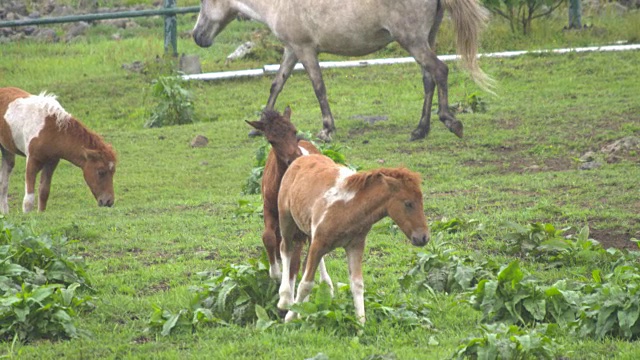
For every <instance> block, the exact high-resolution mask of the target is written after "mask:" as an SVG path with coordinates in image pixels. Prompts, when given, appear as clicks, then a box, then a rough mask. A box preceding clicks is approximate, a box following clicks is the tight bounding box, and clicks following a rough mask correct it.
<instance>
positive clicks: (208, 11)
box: [192, 0, 238, 47]
mask: <svg viewBox="0 0 640 360" xmlns="http://www.w3.org/2000/svg"><path fill="white" fill-rule="evenodd" d="M237 14H238V12H237V11H235V10H234V9H233V8H232V7H231V1H230V0H200V13H199V14H198V20H197V21H196V25H195V26H194V28H193V31H192V34H193V40H194V41H195V42H196V44H198V46H200V47H209V46H211V44H213V39H214V38H215V37H216V35H218V34H219V33H220V31H222V30H223V29H224V28H225V27H226V26H227V25H228V24H229V23H230V22H231V21H232V20H233V19H235V17H236V15H237Z"/></svg>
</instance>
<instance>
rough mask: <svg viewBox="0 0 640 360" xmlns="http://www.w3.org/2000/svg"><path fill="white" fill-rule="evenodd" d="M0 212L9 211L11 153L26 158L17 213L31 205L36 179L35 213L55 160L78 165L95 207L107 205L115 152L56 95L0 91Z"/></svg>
mask: <svg viewBox="0 0 640 360" xmlns="http://www.w3.org/2000/svg"><path fill="white" fill-rule="evenodd" d="M0 150H1V151H2V167H1V168H0V212H2V213H4V214H6V213H7V212H8V211H9V204H8V189H9V176H10V175H11V171H12V170H13V166H14V165H15V155H16V154H18V155H22V156H26V158H27V165H26V175H25V195H24V200H23V202H22V210H23V211H24V212H29V211H31V210H33V208H34V205H35V182H36V175H37V174H38V172H40V171H42V174H41V175H40V187H39V191H38V210H39V211H44V210H45V208H46V207H47V200H48V199H49V189H50V187H51V177H52V175H53V171H54V170H55V169H56V166H57V165H58V162H59V161H60V159H65V160H67V161H69V162H71V163H72V164H74V165H76V166H78V167H80V168H81V169H82V172H83V174H84V179H85V181H86V182H87V185H89V188H90V189H91V192H92V193H93V196H95V198H96V200H97V201H98V205H99V206H112V205H113V202H114V194H113V174H114V173H115V171H116V154H115V152H114V151H113V149H112V148H111V145H109V144H107V143H105V142H104V141H103V140H102V138H101V137H100V136H99V135H98V134H96V133H94V132H93V131H91V130H89V129H87V128H86V127H85V126H84V125H83V124H82V123H80V122H79V121H78V120H76V119H75V118H74V117H73V116H71V115H70V114H69V113H67V112H66V111H65V110H64V109H63V108H62V106H61V105H60V103H58V101H57V100H56V97H55V96H54V95H51V94H45V93H42V94H40V95H31V94H29V93H28V92H26V91H24V90H21V89H18V88H12V87H7V88H0Z"/></svg>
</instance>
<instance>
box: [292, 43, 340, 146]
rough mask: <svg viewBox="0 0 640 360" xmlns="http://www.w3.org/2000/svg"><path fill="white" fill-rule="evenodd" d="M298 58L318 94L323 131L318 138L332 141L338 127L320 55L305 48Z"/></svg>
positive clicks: (298, 53)
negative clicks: (328, 97) (321, 69)
mask: <svg viewBox="0 0 640 360" xmlns="http://www.w3.org/2000/svg"><path fill="white" fill-rule="evenodd" d="M297 56H298V58H299V59H300V62H302V65H304V69H305V70H306V71H307V75H309V79H310V80H311V84H312V85H313V91H314V92H315V94H316V98H317V99H318V103H320V111H321V112H322V130H321V131H320V132H319V133H318V138H319V139H320V140H322V141H331V135H332V134H333V133H334V132H335V130H336V126H335V123H334V121H333V115H332V114H331V108H330V107H329V100H328V99H327V89H326V88H325V86H324V80H322V71H320V64H319V63H318V54H317V53H316V52H315V50H313V49H307V48H305V49H301V50H300V51H298V52H297Z"/></svg>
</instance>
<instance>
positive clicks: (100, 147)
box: [59, 117, 117, 163]
mask: <svg viewBox="0 0 640 360" xmlns="http://www.w3.org/2000/svg"><path fill="white" fill-rule="evenodd" d="M59 127H60V130H63V131H66V132H67V133H69V134H71V135H73V137H75V138H76V139H78V140H79V141H80V142H81V143H82V144H84V145H85V146H86V147H87V148H88V149H92V150H97V151H99V152H100V153H102V155H103V156H104V159H105V160H106V161H113V162H114V163H115V162H116V161H117V158H116V152H115V151H114V150H113V148H112V147H111V145H109V144H108V143H106V142H105V141H104V139H103V138H102V136H100V135H98V134H97V133H95V132H93V131H91V130H89V129H88V128H87V127H86V126H84V124H82V123H81V122H80V121H78V120H77V119H74V118H73V117H71V118H69V119H68V120H67V121H66V123H65V125H64V126H59Z"/></svg>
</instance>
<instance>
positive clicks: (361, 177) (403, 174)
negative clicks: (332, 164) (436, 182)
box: [345, 168, 421, 191]
mask: <svg viewBox="0 0 640 360" xmlns="http://www.w3.org/2000/svg"><path fill="white" fill-rule="evenodd" d="M378 174H382V175H384V176H389V177H392V178H394V179H397V180H400V181H401V182H402V183H403V184H405V185H406V186H408V187H409V188H412V189H414V190H418V191H419V190H420V182H421V179H420V174H418V173H415V172H413V171H410V170H408V169H406V168H380V169H375V170H370V171H363V172H358V173H355V174H353V175H351V176H349V177H348V178H347V179H346V181H345V188H346V189H347V190H352V191H358V190H360V189H362V188H364V187H365V186H366V185H367V182H368V180H369V179H372V178H374V177H375V176H378Z"/></svg>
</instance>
